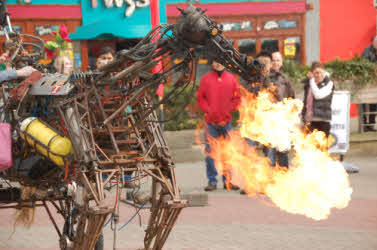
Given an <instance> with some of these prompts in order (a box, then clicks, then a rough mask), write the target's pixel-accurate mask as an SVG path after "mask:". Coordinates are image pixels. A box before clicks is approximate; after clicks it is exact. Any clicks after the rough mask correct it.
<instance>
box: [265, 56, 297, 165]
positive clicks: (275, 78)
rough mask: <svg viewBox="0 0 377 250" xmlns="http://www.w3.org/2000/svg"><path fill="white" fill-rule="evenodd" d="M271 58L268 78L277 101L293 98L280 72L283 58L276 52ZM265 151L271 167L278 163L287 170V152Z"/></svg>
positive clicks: (290, 87) (291, 91)
mask: <svg viewBox="0 0 377 250" xmlns="http://www.w3.org/2000/svg"><path fill="white" fill-rule="evenodd" d="M271 56H272V64H271V72H270V74H269V78H270V79H271V82H272V83H273V84H274V85H275V86H276V87H277V89H276V93H275V97H276V99H277V101H283V99H285V98H295V92H294V90H293V88H292V85H291V83H290V80H289V78H288V76H286V75H285V74H284V73H283V72H282V70H281V68H282V67H283V57H282V56H281V54H280V52H278V51H277V52H274V53H272V55H271ZM266 150H267V152H266V154H267V156H268V158H269V159H270V161H271V166H275V165H276V163H278V164H279V166H281V167H286V168H288V165H289V160H288V151H284V152H280V151H278V150H277V149H275V148H267V149H266Z"/></svg>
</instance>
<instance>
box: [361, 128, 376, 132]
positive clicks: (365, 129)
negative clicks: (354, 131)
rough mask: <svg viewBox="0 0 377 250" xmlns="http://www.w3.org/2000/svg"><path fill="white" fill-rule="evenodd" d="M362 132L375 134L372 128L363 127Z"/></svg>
mask: <svg viewBox="0 0 377 250" xmlns="http://www.w3.org/2000/svg"><path fill="white" fill-rule="evenodd" d="M364 132H376V129H375V128H373V127H365V128H364Z"/></svg>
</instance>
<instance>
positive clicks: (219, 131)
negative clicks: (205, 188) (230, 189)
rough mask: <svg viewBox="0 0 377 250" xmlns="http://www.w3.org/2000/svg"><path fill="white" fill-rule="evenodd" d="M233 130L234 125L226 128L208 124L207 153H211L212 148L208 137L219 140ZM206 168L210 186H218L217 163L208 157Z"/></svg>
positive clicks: (228, 125)
mask: <svg viewBox="0 0 377 250" xmlns="http://www.w3.org/2000/svg"><path fill="white" fill-rule="evenodd" d="M231 130H232V124H231V123H230V122H228V123H227V124H226V125H225V126H220V125H217V124H212V123H207V124H206V128H205V142H206V152H207V153H210V152H211V148H210V145H209V144H208V137H209V136H210V137H212V138H219V137H220V136H223V137H226V136H228V132H229V131H231ZM206 168H207V178H208V184H211V185H216V184H217V179H216V177H217V169H216V167H215V161H214V160H213V159H212V158H211V157H209V156H207V157H206ZM222 179H223V182H224V183H225V176H224V175H223V177H222Z"/></svg>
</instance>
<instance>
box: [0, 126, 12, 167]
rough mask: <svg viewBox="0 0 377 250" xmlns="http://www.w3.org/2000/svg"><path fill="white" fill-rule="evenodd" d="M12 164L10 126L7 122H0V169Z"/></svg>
mask: <svg viewBox="0 0 377 250" xmlns="http://www.w3.org/2000/svg"><path fill="white" fill-rule="evenodd" d="M11 166H13V158H12V128H11V125H10V124H9V123H0V171H4V170H6V169H8V168H10V167H11Z"/></svg>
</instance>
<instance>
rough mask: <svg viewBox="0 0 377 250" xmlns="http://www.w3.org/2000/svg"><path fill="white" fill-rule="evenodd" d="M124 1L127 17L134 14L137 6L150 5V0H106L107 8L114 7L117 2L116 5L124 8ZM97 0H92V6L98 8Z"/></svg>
mask: <svg viewBox="0 0 377 250" xmlns="http://www.w3.org/2000/svg"><path fill="white" fill-rule="evenodd" d="M123 1H124V2H125V4H126V11H125V13H124V15H125V16H126V17H130V16H132V14H133V13H134V11H135V9H136V8H143V7H147V6H149V5H150V0H104V3H105V6H106V8H112V7H113V6H114V4H115V7H117V8H122V7H123ZM97 6H98V2H97V0H92V7H93V8H97Z"/></svg>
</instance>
